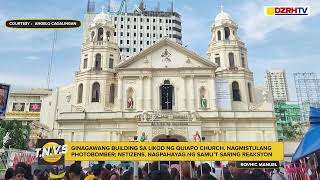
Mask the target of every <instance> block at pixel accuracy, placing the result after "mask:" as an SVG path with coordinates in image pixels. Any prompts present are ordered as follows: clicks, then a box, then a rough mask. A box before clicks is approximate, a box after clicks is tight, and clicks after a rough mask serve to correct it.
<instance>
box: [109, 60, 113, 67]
mask: <svg viewBox="0 0 320 180" xmlns="http://www.w3.org/2000/svg"><path fill="white" fill-rule="evenodd" d="M113 61H114V60H113V58H110V59H109V68H110V69H113Z"/></svg>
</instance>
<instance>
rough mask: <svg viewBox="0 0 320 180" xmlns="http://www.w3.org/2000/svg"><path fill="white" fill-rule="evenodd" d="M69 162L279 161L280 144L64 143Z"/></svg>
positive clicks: (281, 153) (281, 152) (280, 157)
mask: <svg viewBox="0 0 320 180" xmlns="http://www.w3.org/2000/svg"><path fill="white" fill-rule="evenodd" d="M65 144H66V145H67V152H66V154H65V160H70V161H76V160H77V161H98V160H99V161H103V160H104V161H211V160H217V161H231V160H234V161H281V160H283V155H284V154H283V143H281V142H259V143H258V142H234V143H231V142H168V143H167V142H161V143H160V142H66V143H65Z"/></svg>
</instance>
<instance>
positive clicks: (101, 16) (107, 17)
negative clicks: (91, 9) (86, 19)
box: [93, 11, 111, 23]
mask: <svg viewBox="0 0 320 180" xmlns="http://www.w3.org/2000/svg"><path fill="white" fill-rule="evenodd" d="M106 21H111V17H110V15H109V14H106V13H104V12H103V11H102V12H101V13H99V14H97V15H96V16H95V17H94V18H93V22H94V23H98V22H102V23H104V22H106Z"/></svg>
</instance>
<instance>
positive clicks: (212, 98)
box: [209, 75, 217, 110]
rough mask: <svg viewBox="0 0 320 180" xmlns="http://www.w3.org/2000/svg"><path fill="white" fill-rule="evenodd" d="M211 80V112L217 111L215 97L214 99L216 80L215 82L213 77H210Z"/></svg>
mask: <svg viewBox="0 0 320 180" xmlns="http://www.w3.org/2000/svg"><path fill="white" fill-rule="evenodd" d="M211 78H212V79H211V80H210V81H211V83H210V84H211V91H210V93H209V94H211V95H210V106H211V109H212V110H216V109H217V101H216V99H217V97H216V80H215V77H214V75H212V77H211Z"/></svg>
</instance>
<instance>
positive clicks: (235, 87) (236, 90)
mask: <svg viewBox="0 0 320 180" xmlns="http://www.w3.org/2000/svg"><path fill="white" fill-rule="evenodd" d="M232 99H233V101H241V96H240V87H239V83H238V82H237V81H234V82H232Z"/></svg>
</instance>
